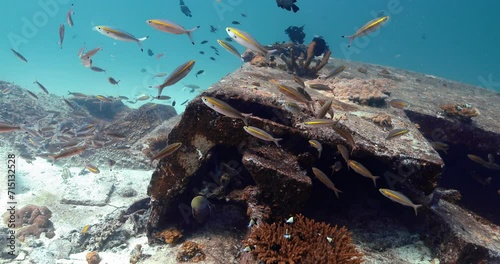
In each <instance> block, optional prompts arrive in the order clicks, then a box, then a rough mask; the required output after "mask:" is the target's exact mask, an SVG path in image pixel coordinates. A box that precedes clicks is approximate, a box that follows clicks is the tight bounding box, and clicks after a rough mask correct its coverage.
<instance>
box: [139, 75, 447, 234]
mask: <svg viewBox="0 0 500 264" xmlns="http://www.w3.org/2000/svg"><path fill="white" fill-rule="evenodd" d="M271 79H276V80H279V81H278V82H280V83H285V82H287V81H289V82H293V81H292V78H291V76H289V75H288V74H287V73H284V72H282V71H280V70H277V69H270V68H265V69H263V70H259V69H258V68H255V67H252V66H250V65H244V66H243V68H242V69H240V70H238V71H236V72H235V73H233V74H231V75H229V76H227V77H226V78H224V79H223V80H222V81H221V82H219V83H217V84H215V85H214V86H213V87H214V88H213V89H210V90H208V91H206V92H205V93H204V94H203V96H210V97H215V98H217V99H219V100H222V101H224V102H226V103H227V104H229V105H231V106H232V107H234V108H235V109H237V110H239V111H241V112H244V113H253V116H252V117H250V118H249V125H251V126H255V127H258V128H263V129H265V130H266V131H268V132H269V133H271V134H272V135H274V136H275V137H282V138H283V140H282V141H281V142H280V145H281V148H276V146H275V145H272V143H266V142H264V141H261V140H260V139H257V138H254V137H252V136H250V135H248V134H247V133H246V132H245V131H244V130H243V122H242V121H241V120H235V119H232V118H229V117H226V116H223V115H221V114H219V113H216V112H215V111H213V110H212V109H210V108H209V107H207V106H206V105H205V104H204V103H203V102H202V100H201V99H200V98H199V97H198V98H195V99H193V100H192V101H191V103H190V104H189V105H188V107H187V108H186V110H185V112H184V114H183V116H182V119H181V121H180V122H179V123H178V124H177V126H176V127H175V128H174V129H173V130H172V131H171V133H170V134H169V136H168V141H169V142H182V144H183V145H182V147H181V148H180V149H179V150H177V152H175V153H174V154H172V155H171V156H169V157H167V158H165V159H163V160H160V161H159V163H158V167H157V168H156V170H155V171H154V173H153V175H152V178H151V181H150V185H149V187H148V195H150V197H151V201H152V202H151V213H150V216H149V220H148V228H147V229H148V237H149V238H153V237H152V233H153V232H155V231H159V230H162V229H164V227H165V226H166V224H167V222H173V223H182V222H183V220H184V221H185V219H184V218H183V216H182V215H183V214H184V213H181V214H179V210H181V208H183V207H184V206H185V205H188V204H189V203H190V201H191V199H193V197H195V196H196V195H199V194H200V192H201V191H200V190H202V191H204V192H208V193H210V190H211V187H209V185H217V183H216V182H214V180H213V179H212V178H211V177H209V176H208V175H209V174H210V173H212V172H211V170H213V169H212V168H209V161H210V160H211V159H212V158H213V156H214V155H222V154H220V153H224V154H223V155H224V156H227V158H228V159H229V160H231V161H234V162H235V164H239V169H240V170H241V174H240V175H242V177H247V178H246V179H245V180H246V185H243V186H242V187H246V186H248V185H252V184H254V183H252V182H255V183H256V184H257V186H258V189H259V191H258V193H259V194H258V198H257V202H256V203H253V204H254V205H264V206H266V205H267V206H269V208H271V210H270V216H271V217H272V218H274V217H279V216H287V215H288V214H291V213H297V212H299V211H300V210H301V209H300V208H301V207H302V206H303V204H304V202H305V201H306V200H308V198H309V197H310V195H311V194H310V188H311V178H310V177H311V175H312V173H311V172H309V173H308V174H307V175H306V173H305V172H306V171H308V170H310V168H311V166H312V164H314V162H321V163H322V164H324V166H330V165H332V164H333V163H334V162H335V160H336V159H338V158H340V156H339V154H338V153H336V151H333V150H336V145H337V144H345V139H344V138H342V137H341V136H340V135H339V134H337V133H336V132H335V131H334V130H333V129H328V128H322V129H305V128H304V127H303V125H302V120H304V119H305V118H312V117H313V115H312V113H310V112H307V109H304V112H302V114H301V116H300V117H299V116H297V117H295V116H291V115H290V114H289V113H288V112H287V111H286V110H284V109H283V108H282V106H281V104H279V103H278V102H277V100H278V99H279V98H283V99H286V98H284V97H282V96H281V95H280V94H279V92H278V89H277V88H276V86H275V85H274V84H272V83H270V82H269V80H271ZM256 81H258V82H259V83H261V85H260V86H258V87H257V86H254V88H253V89H251V90H250V89H246V88H244V87H249V86H250V85H251V83H253V82H256ZM360 82H361V81H360ZM366 82H367V85H366V87H369V85H368V83H370V82H369V81H366ZM389 88H391V87H389ZM306 89H309V88H306ZM392 89H394V88H392ZM309 93H310V94H311V96H313V97H315V98H317V97H319V98H323V97H324V96H325V95H323V94H322V93H320V92H317V91H315V90H309ZM334 105H335V108H336V110H335V111H336V114H335V115H336V116H337V115H339V116H346V118H343V119H342V120H340V121H339V122H340V123H341V126H342V127H345V128H347V129H348V130H349V131H351V133H353V134H354V139H355V141H356V144H357V150H356V151H354V152H353V154H352V155H353V157H354V159H356V160H359V161H360V162H362V163H364V164H365V166H367V167H368V168H370V169H371V168H373V170H375V169H376V170H375V171H374V172H373V173H374V174H375V175H380V176H382V175H384V174H387V173H393V174H394V175H396V173H398V170H399V169H400V168H402V169H403V170H404V169H408V168H410V169H411V173H409V174H406V175H405V176H406V177H401V178H400V179H403V180H404V181H403V183H402V184H404V185H409V186H411V187H412V188H414V189H415V190H418V192H423V193H430V192H431V191H432V190H433V188H434V187H435V186H436V181H437V177H438V175H439V173H440V172H441V169H442V161H441V159H440V158H439V156H438V155H437V153H436V152H435V151H434V149H432V147H431V146H430V144H429V143H428V142H427V140H426V139H425V138H423V136H422V135H421V134H420V132H419V131H418V130H417V129H416V127H414V126H411V122H410V121H409V120H407V119H402V118H400V117H398V118H394V116H393V115H392V114H391V115H390V116H391V119H393V121H392V124H393V126H397V127H408V128H409V129H410V130H411V132H410V133H408V134H406V135H404V136H402V137H400V138H397V139H394V140H390V141H386V140H385V138H386V137H387V133H388V131H385V130H384V129H382V128H381V127H380V126H378V125H376V124H374V123H373V122H372V121H371V120H366V119H364V118H363V117H362V116H358V115H360V114H361V113H362V111H361V109H365V110H367V111H371V112H373V113H377V114H380V113H383V111H382V110H380V109H378V108H369V107H366V106H359V105H357V104H353V103H349V100H347V101H346V102H341V101H338V100H335V99H334ZM394 120H397V122H396V121H394ZM310 138H316V139H318V140H320V141H321V142H322V144H323V146H324V147H325V148H327V149H329V151H327V152H326V153H325V155H324V156H325V157H329V158H328V159H327V160H325V161H317V160H315V158H314V157H312V154H311V153H310V152H311V151H313V150H311V148H310V146H309V144H308V140H309V139H310ZM378 142H383V144H379V143H378ZM407 146H411V147H407ZM284 161H286V162H287V163H284ZM330 162H331V164H329V163H330ZM284 164H287V165H286V166H287V167H286V168H285V167H284ZM328 164H329V165H328ZM322 166H323V165H322ZM273 173H274V175H273ZM249 176H251V177H252V178H253V179H252V178H251V181H249V178H248V177H249ZM313 177H314V176H313ZM358 177H361V176H359V175H357V176H355V175H352V177H348V178H349V179H351V182H350V183H346V184H350V186H353V187H354V186H356V185H357V184H358V181H359V180H361V178H358ZM388 177H389V176H385V178H387V179H389V178H388ZM266 178H267V179H266ZM204 183H205V184H204ZM207 183H210V184H207ZM270 184H272V185H273V186H270ZM370 184H371V181H369V182H366V186H365V187H366V188H373V184H371V187H370ZM283 186H285V187H286V190H285V189H284V188H285V187H283ZM356 188H358V187H356ZM193 190H197V191H196V192H193ZM228 191H229V192H230V191H232V189H231V190H228ZM342 191H344V190H342ZM283 204H286V205H287V206H282V205H283ZM290 205H293V206H290ZM247 206H250V204H247ZM188 208H189V207H188ZM182 211H183V210H181V212H182ZM186 212H190V209H188V210H186Z"/></svg>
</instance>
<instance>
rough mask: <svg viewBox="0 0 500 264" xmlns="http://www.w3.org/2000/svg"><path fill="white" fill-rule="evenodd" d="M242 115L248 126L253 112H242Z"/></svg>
mask: <svg viewBox="0 0 500 264" xmlns="http://www.w3.org/2000/svg"><path fill="white" fill-rule="evenodd" d="M241 115H242V116H243V123H245V126H248V118H249V117H250V116H252V113H249V114H245V113H241Z"/></svg>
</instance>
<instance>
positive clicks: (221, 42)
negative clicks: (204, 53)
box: [217, 39, 243, 61]
mask: <svg viewBox="0 0 500 264" xmlns="http://www.w3.org/2000/svg"><path fill="white" fill-rule="evenodd" d="M217 43H219V45H221V46H222V47H223V48H225V49H226V50H227V51H229V52H231V53H232V54H234V55H235V56H237V57H238V58H240V60H241V61H243V58H242V57H241V54H240V52H239V51H238V50H237V49H236V48H235V47H234V46H233V45H231V44H229V43H227V42H226V41H224V40H222V39H218V40H217Z"/></svg>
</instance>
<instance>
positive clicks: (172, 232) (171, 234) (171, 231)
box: [156, 228, 183, 244]
mask: <svg viewBox="0 0 500 264" xmlns="http://www.w3.org/2000/svg"><path fill="white" fill-rule="evenodd" d="M156 237H157V238H159V239H161V240H163V241H164V242H165V243H167V244H174V243H176V242H177V241H178V240H179V239H181V238H182V237H183V235H182V233H181V231H179V230H177V229H175V228H168V229H165V230H163V231H161V232H158V233H156Z"/></svg>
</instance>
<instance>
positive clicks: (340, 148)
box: [337, 144, 349, 163]
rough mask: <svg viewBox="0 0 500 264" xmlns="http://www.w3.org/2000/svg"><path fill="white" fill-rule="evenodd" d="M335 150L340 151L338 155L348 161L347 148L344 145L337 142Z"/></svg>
mask: <svg viewBox="0 0 500 264" xmlns="http://www.w3.org/2000/svg"><path fill="white" fill-rule="evenodd" d="M337 150H338V151H339V152H340V155H341V156H342V158H343V159H344V160H345V162H346V163H347V162H349V150H347V148H346V147H345V146H344V145H341V144H338V145H337Z"/></svg>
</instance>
